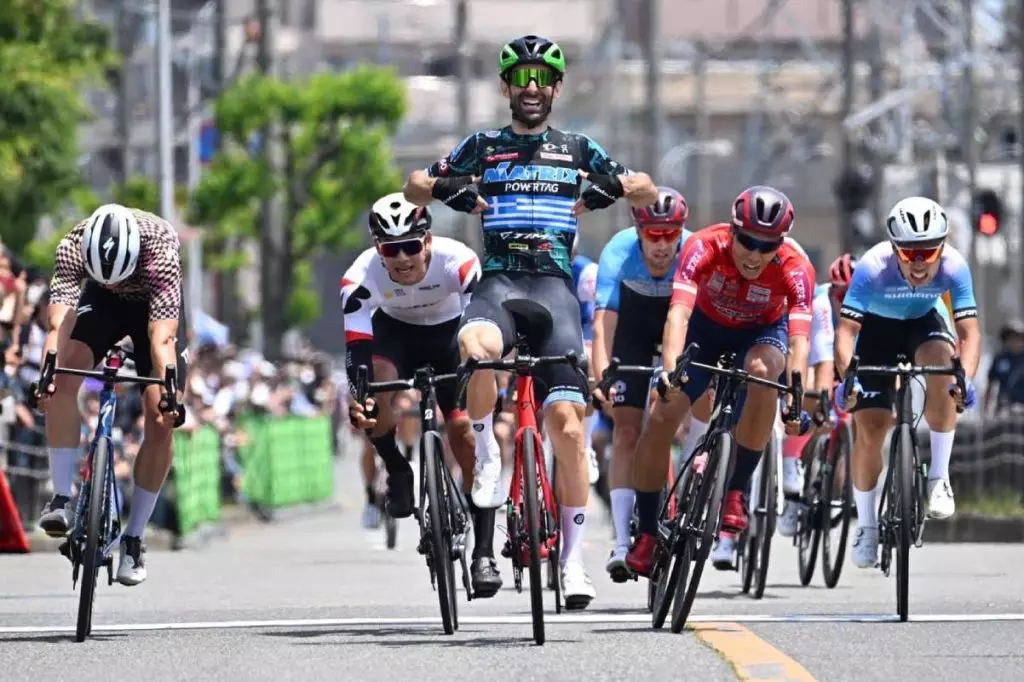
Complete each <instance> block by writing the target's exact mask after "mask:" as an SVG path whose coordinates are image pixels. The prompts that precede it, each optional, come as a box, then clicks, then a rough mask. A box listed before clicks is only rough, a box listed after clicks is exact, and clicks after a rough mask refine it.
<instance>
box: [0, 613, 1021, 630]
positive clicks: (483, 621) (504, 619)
mask: <svg viewBox="0 0 1024 682" xmlns="http://www.w3.org/2000/svg"><path fill="white" fill-rule="evenodd" d="M894 621H898V618H897V617H896V616H895V615H891V614H820V615H818V614H811V615H795V616H779V615H757V614H742V615H740V614H737V615H721V616H719V615H707V616H693V617H691V618H690V620H689V622H691V623H754V624H756V623H888V622H894ZM910 621H911V622H915V623H969V622H973V623H977V622H1015V621H1024V613H956V614H920V615H911V616H910ZM531 622H532V621H531V618H530V616H528V615H522V616H463V617H461V618H459V624H460V625H527V624H529V623H531ZM544 622H545V623H548V624H551V625H572V624H592V625H600V624H612V623H636V624H643V625H648V624H649V623H650V622H651V617H650V616H649V615H648V614H642V613H637V614H615V613H610V614H602V613H588V614H577V615H569V614H562V615H557V616H556V615H554V614H551V615H545V617H544ZM440 624H441V619H440V618H437V617H423V618H297V619H289V620H225V621H201V622H191V623H120V624H112V625H102V624H99V623H97V624H95V625H93V628H92V629H93V632H153V631H170V630H256V629H271V628H332V627H381V626H387V627H395V626H399V627H401V626H405V627H422V626H436V625H440ZM74 630H75V628H74V627H73V626H70V625H25V626H12V627H0V635H26V634H45V633H63V632H74Z"/></svg>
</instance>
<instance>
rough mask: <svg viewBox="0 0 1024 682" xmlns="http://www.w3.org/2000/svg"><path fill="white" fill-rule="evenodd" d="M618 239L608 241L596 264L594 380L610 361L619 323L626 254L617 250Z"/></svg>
mask: <svg viewBox="0 0 1024 682" xmlns="http://www.w3.org/2000/svg"><path fill="white" fill-rule="evenodd" d="M620 242H621V239H617V238H614V237H613V238H612V241H610V242H609V243H608V244H607V245H606V246H605V247H604V249H603V250H602V251H601V257H600V258H599V259H598V263H597V281H596V283H595V285H594V307H595V309H596V310H595V312H594V343H593V344H592V349H591V353H592V354H593V356H594V357H593V366H594V377H595V378H596V379H598V380H600V379H601V375H602V374H603V373H604V370H605V368H607V367H608V363H610V362H611V358H612V341H613V340H614V339H615V328H616V326H617V325H618V323H619V278H620V277H621V276H622V268H623V265H624V264H625V262H626V258H627V256H628V251H624V250H623V249H622V248H621V247H620Z"/></svg>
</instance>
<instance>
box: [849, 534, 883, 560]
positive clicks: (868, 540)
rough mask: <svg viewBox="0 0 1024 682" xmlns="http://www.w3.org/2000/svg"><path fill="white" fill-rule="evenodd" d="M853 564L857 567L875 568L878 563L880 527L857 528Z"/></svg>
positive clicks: (854, 538)
mask: <svg viewBox="0 0 1024 682" xmlns="http://www.w3.org/2000/svg"><path fill="white" fill-rule="evenodd" d="M852 549H853V551H852V552H851V554H852V556H853V565H854V566H856V567H857V568H874V567H875V566H877V565H878V528H877V527H873V526H864V527H859V528H857V531H856V533H854V536H853V548H852Z"/></svg>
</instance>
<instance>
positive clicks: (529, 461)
mask: <svg viewBox="0 0 1024 682" xmlns="http://www.w3.org/2000/svg"><path fill="white" fill-rule="evenodd" d="M522 447H523V452H522V459H523V504H524V505H525V506H526V511H525V514H524V518H525V519H526V534H527V536H528V538H527V542H528V543H529V555H530V556H529V559H530V566H529V571H530V611H531V613H532V614H533V640H534V641H535V642H537V644H543V643H544V584H543V583H542V582H541V573H540V561H541V556H540V504H539V502H538V500H537V443H536V434H535V432H534V431H533V429H529V428H527V429H524V430H523V440H522Z"/></svg>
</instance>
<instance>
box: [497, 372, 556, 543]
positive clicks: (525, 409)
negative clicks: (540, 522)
mask: <svg viewBox="0 0 1024 682" xmlns="http://www.w3.org/2000/svg"><path fill="white" fill-rule="evenodd" d="M515 412H516V436H515V441H514V449H513V461H512V484H511V486H509V494H508V502H507V504H508V505H511V506H512V507H515V508H518V507H519V505H520V504H522V502H523V473H524V464H523V457H524V456H525V455H524V454H523V453H524V452H525V446H524V445H523V443H524V441H525V439H526V438H527V436H528V431H527V430H528V429H529V430H531V431H532V435H533V442H534V450H533V452H534V458H535V459H536V461H537V476H538V477H539V478H540V494H541V495H543V497H544V506H545V507H546V508H547V509H548V510H549V511H550V512H551V514H552V516H553V520H554V524H555V528H558V527H559V526H558V524H559V518H558V506H557V504H556V503H555V493H554V490H553V489H552V487H551V481H550V480H549V478H548V471H547V466H545V463H544V443H543V440H542V439H541V437H540V430H539V429H538V428H537V406H536V403H535V402H534V399H533V377H532V376H530V375H529V374H519V375H518V376H517V377H516V400H515ZM557 542H558V534H557V533H555V534H552V537H547V538H542V539H541V542H540V544H541V555H542V556H541V558H542V559H545V558H547V555H548V554H549V553H550V552H551V550H552V549H554V548H555V544H556V543H557Z"/></svg>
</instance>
